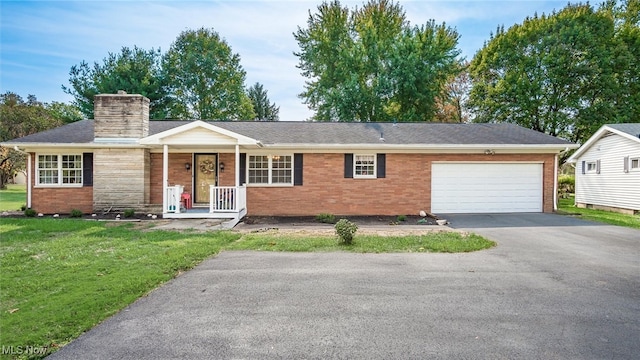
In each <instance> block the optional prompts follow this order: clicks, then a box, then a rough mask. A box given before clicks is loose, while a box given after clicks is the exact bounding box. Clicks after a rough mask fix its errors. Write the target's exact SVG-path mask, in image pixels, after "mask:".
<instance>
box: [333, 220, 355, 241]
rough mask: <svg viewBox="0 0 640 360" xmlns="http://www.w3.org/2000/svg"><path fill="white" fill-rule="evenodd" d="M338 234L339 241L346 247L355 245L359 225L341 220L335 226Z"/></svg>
mask: <svg viewBox="0 0 640 360" xmlns="http://www.w3.org/2000/svg"><path fill="white" fill-rule="evenodd" d="M335 229H336V234H338V238H339V239H338V241H339V242H340V243H341V244H344V245H351V244H353V236H354V235H355V234H356V231H358V225H356V224H355V223H352V222H351V221H349V220H347V219H340V220H338V222H337V223H336V225H335Z"/></svg>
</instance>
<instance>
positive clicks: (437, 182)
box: [431, 162, 543, 214]
mask: <svg viewBox="0 0 640 360" xmlns="http://www.w3.org/2000/svg"><path fill="white" fill-rule="evenodd" d="M542 166H543V164H541V163H494V162H491V163H488V162H469V163H458V162H456V163H433V164H432V167H431V211H432V212H433V213H436V214H438V213H441V214H446V213H507V212H542V210H543V208H542V204H543V202H542V200H543V199H542V194H543V190H542V188H543V186H542V185H543V184H542V175H543V171H542Z"/></svg>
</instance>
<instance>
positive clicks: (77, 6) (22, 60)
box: [0, 0, 568, 121]
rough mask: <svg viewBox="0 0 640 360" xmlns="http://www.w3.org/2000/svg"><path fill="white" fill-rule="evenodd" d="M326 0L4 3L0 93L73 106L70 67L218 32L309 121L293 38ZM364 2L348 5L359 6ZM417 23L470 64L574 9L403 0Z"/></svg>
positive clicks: (288, 109) (275, 94)
mask: <svg viewBox="0 0 640 360" xmlns="http://www.w3.org/2000/svg"><path fill="white" fill-rule="evenodd" d="M321 3H322V1H321V0H313V1H309V0H297V1H293V0H288V1H271V0H260V1H259V0H246V1H243V0H236V1H232V0H219V1H168V0H166V1H161V0H155V1H134V0H128V1H127V0H119V1H118V0H115V1H113V0H112V1H93V0H84V1H61V0H49V1H17V0H0V92H1V93H5V92H7V91H11V92H14V93H17V94H18V95H20V96H22V97H23V98H25V99H26V97H27V95H29V94H32V95H35V96H36V97H37V98H38V100H40V101H42V102H52V101H59V102H67V103H70V102H71V101H72V100H73V98H72V96H70V95H68V94H65V93H64V91H63V90H62V85H67V86H68V85H69V70H70V69H71V67H72V66H73V65H77V64H79V63H80V62H82V61H86V62H88V63H89V64H93V63H94V62H98V63H100V64H102V60H103V59H104V58H105V57H106V56H107V55H108V54H109V52H112V53H119V52H120V49H121V48H122V47H123V46H127V47H131V48H132V47H133V46H138V47H139V48H142V49H151V48H154V49H158V48H160V49H161V51H162V52H166V51H167V50H168V49H169V47H170V46H171V43H172V42H173V41H175V39H176V37H177V36H178V35H179V34H180V33H181V32H183V31H185V30H195V29H199V28H201V27H205V28H212V29H213V30H215V31H216V32H217V33H218V34H219V35H220V36H221V37H222V38H224V39H225V40H226V42H227V43H228V44H229V45H230V46H231V49H232V51H233V52H234V53H237V54H239V55H240V58H241V65H242V66H243V68H244V70H245V71H246V73H247V76H246V84H245V85H246V86H247V87H249V86H251V85H252V84H254V83H256V82H259V83H261V84H263V85H264V88H265V90H267V91H268V97H269V99H270V100H271V102H275V104H276V105H277V106H279V107H280V120H281V121H303V120H306V119H308V118H310V117H311V116H312V115H313V113H312V111H311V110H309V109H308V108H307V106H306V105H305V104H304V103H303V101H302V99H300V98H299V97H298V94H299V93H301V92H302V91H303V90H304V84H305V78H304V77H303V76H302V75H300V70H299V69H298V68H297V67H296V65H297V64H298V58H297V57H296V56H295V55H294V54H293V53H294V52H295V51H298V50H299V47H298V44H297V42H296V41H295V39H294V38H293V33H294V32H295V31H296V30H297V28H298V27H302V28H305V27H306V23H307V19H308V17H309V12H310V11H311V12H312V13H316V12H317V7H318V5H320V4H321ZM363 3H364V0H361V1H346V0H342V1H341V4H342V5H343V6H348V7H349V8H354V7H355V6H361V5H362V4H363ZM398 3H399V4H400V5H401V6H402V7H403V8H404V10H405V13H406V17H407V20H408V21H409V22H410V23H411V25H422V24H425V23H427V22H428V21H429V20H431V19H433V20H435V22H436V23H438V24H440V23H443V22H444V23H445V24H446V25H447V26H449V27H452V28H455V29H456V30H457V32H458V33H459V34H460V40H459V42H458V48H459V49H460V50H461V52H462V55H461V56H464V57H465V58H466V59H468V60H471V59H472V58H473V56H474V54H475V53H476V52H477V51H478V50H479V49H481V48H482V46H483V44H484V42H485V41H487V40H488V39H489V35H490V33H491V32H495V29H496V27H498V26H500V25H504V27H505V29H508V28H509V27H510V26H512V25H514V24H520V23H522V22H523V20H524V19H525V18H526V17H527V16H533V15H534V14H535V13H537V14H538V15H541V14H543V13H545V14H549V13H551V12H552V11H553V10H558V11H559V10H561V9H562V8H563V7H565V6H566V5H567V3H568V1H567V0H562V1H537V0H530V1H516V0H512V1H491V0H481V1H436V0H433V1H430V0H422V1H421V0H413V1H411V0H400V1H398Z"/></svg>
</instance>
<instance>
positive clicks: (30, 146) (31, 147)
mask: <svg viewBox="0 0 640 360" xmlns="http://www.w3.org/2000/svg"><path fill="white" fill-rule="evenodd" d="M0 146H6V147H9V148H12V149H13V148H14V147H18V149H20V150H22V151H26V152H37V151H46V150H52V151H53V150H54V151H59V150H62V149H74V150H78V149H104V148H127V149H143V148H147V147H146V146H141V145H139V144H107V143H104V144H99V143H98V144H96V143H73V144H63V143H5V144H0Z"/></svg>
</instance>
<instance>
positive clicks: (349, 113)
mask: <svg viewBox="0 0 640 360" xmlns="http://www.w3.org/2000/svg"><path fill="white" fill-rule="evenodd" d="M294 37H295V39H296V41H297V42H298V45H299V47H300V51H299V52H296V53H295V55H296V56H297V57H298V58H299V63H298V68H299V69H301V71H302V75H303V76H305V77H307V78H308V79H309V80H308V81H307V82H306V85H305V91H304V92H303V93H301V94H300V95H299V96H300V97H301V98H302V99H303V100H304V102H305V104H307V105H308V106H309V108H311V109H312V110H314V111H315V114H314V116H313V119H314V120H318V121H430V120H431V119H432V118H433V117H434V114H435V97H436V96H437V95H438V94H439V93H440V91H442V85H443V84H444V82H445V81H446V79H448V78H449V77H450V76H451V75H452V74H453V73H454V72H455V71H456V70H457V60H456V57H457V56H458V55H459V51H458V50H456V48H455V47H456V45H457V41H458V34H457V33H456V32H455V30H452V29H450V28H447V27H446V26H445V24H442V25H436V24H435V22H433V21H430V22H428V23H426V24H424V25H422V26H410V24H409V23H408V21H407V20H406V17H405V14H404V11H403V9H402V7H401V6H400V5H398V4H397V3H394V2H393V1H389V0H370V1H369V2H368V3H366V4H364V5H363V7H362V8H355V9H354V10H353V11H351V12H350V11H349V9H348V8H343V7H342V6H341V5H340V2H339V1H338V0H334V1H332V2H330V3H327V2H324V3H322V4H321V5H320V6H318V12H317V13H315V14H311V13H309V18H308V20H307V27H306V28H304V29H303V28H300V27H298V30H297V31H296V32H295V33H294Z"/></svg>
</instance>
